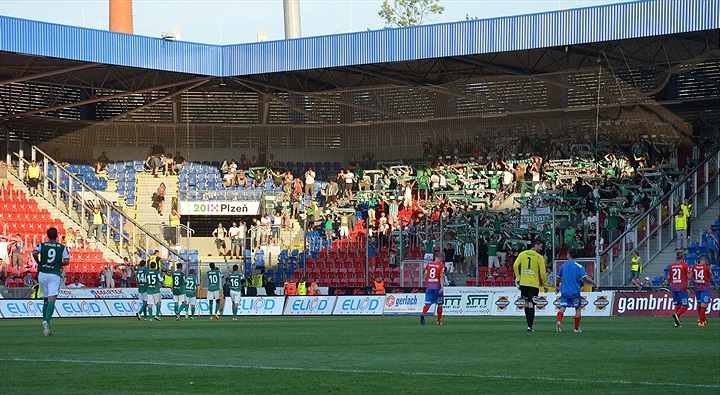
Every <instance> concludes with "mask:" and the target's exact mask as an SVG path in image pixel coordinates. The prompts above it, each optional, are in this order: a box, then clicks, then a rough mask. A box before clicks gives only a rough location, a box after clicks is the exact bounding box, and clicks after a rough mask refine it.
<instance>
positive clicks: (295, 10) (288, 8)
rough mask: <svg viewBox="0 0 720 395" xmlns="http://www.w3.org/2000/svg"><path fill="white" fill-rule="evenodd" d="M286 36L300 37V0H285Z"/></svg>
mask: <svg viewBox="0 0 720 395" xmlns="http://www.w3.org/2000/svg"><path fill="white" fill-rule="evenodd" d="M283 14H284V17H285V38H286V39H288V38H300V36H301V33H300V0H283Z"/></svg>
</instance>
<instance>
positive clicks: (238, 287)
mask: <svg viewBox="0 0 720 395" xmlns="http://www.w3.org/2000/svg"><path fill="white" fill-rule="evenodd" d="M228 278H229V279H230V299H231V300H232V312H233V318H232V320H233V321H237V311H238V304H239V303H240V297H241V296H242V287H243V280H245V276H243V275H242V273H238V265H233V268H232V273H231V274H230V275H229V276H228Z"/></svg>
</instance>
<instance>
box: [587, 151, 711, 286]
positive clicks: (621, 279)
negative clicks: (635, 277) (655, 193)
mask: <svg viewBox="0 0 720 395" xmlns="http://www.w3.org/2000/svg"><path fill="white" fill-rule="evenodd" d="M719 163H720V149H718V147H717V146H716V147H714V149H713V150H712V151H711V152H710V153H709V154H708V155H706V157H705V160H703V161H702V162H700V163H699V164H698V166H697V167H696V168H695V169H694V170H693V171H692V172H690V173H688V174H686V175H685V176H683V177H682V178H681V179H680V180H678V182H677V183H675V185H674V186H673V188H672V189H671V190H670V191H669V192H667V193H666V194H665V195H663V196H662V197H661V198H660V199H658V201H657V202H655V204H654V205H653V206H651V207H650V208H649V209H648V210H647V211H646V212H645V213H643V214H642V215H640V216H639V217H637V218H635V219H634V220H633V221H632V223H631V224H630V225H629V226H626V230H625V231H624V232H622V233H621V234H620V236H619V237H618V238H616V239H615V240H612V241H611V242H610V243H609V244H608V246H607V247H606V248H605V249H603V250H602V252H601V253H600V259H601V260H604V261H601V265H602V266H603V267H605V269H604V270H603V271H602V273H601V276H600V284H601V285H604V286H608V285H609V286H620V285H623V284H624V283H625V281H626V276H627V274H628V273H629V266H628V265H629V263H630V258H631V257H632V252H633V250H635V249H637V250H638V251H640V256H641V258H642V261H643V262H644V264H645V265H647V264H648V263H650V262H651V261H652V260H653V259H654V258H655V257H657V256H658V255H659V254H660V253H661V252H662V250H663V249H664V248H665V247H667V246H668V245H669V244H670V243H671V242H672V241H673V239H674V237H675V235H674V232H675V223H674V221H673V218H674V213H676V212H677V208H678V207H679V206H680V204H681V203H682V202H683V201H684V199H685V198H686V197H687V198H688V199H689V200H690V201H691V202H692V204H693V210H692V214H691V218H697V215H698V214H699V213H702V212H703V211H705V209H707V208H708V207H710V205H712V204H714V202H715V201H717V200H718V196H720V180H719V179H718V177H719V175H718V164H719ZM711 170H712V171H711ZM700 174H702V175H703V177H702V179H701V178H700V177H699V175H700ZM688 183H690V184H691V185H690V186H691V191H692V193H691V194H690V196H686V191H687V189H688V188H687V187H688ZM653 217H654V218H655V221H657V224H656V223H655V221H651V219H652V218H653ZM642 224H645V226H644V229H645V230H644V231H641V230H638V228H639V226H640V225H642ZM691 233H692V232H691ZM689 236H691V237H693V236H695V235H689Z"/></svg>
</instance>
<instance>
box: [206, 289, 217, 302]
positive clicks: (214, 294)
mask: <svg viewBox="0 0 720 395" xmlns="http://www.w3.org/2000/svg"><path fill="white" fill-rule="evenodd" d="M218 299H220V291H208V292H207V300H218Z"/></svg>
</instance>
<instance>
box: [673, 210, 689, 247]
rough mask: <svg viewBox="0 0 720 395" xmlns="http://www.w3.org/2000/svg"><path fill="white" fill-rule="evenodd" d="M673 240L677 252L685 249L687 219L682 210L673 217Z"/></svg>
mask: <svg viewBox="0 0 720 395" xmlns="http://www.w3.org/2000/svg"><path fill="white" fill-rule="evenodd" d="M675 238H677V249H678V251H679V250H684V249H686V248H687V217H686V216H685V213H684V212H683V210H682V209H680V210H678V213H677V215H676V216H675Z"/></svg>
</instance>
